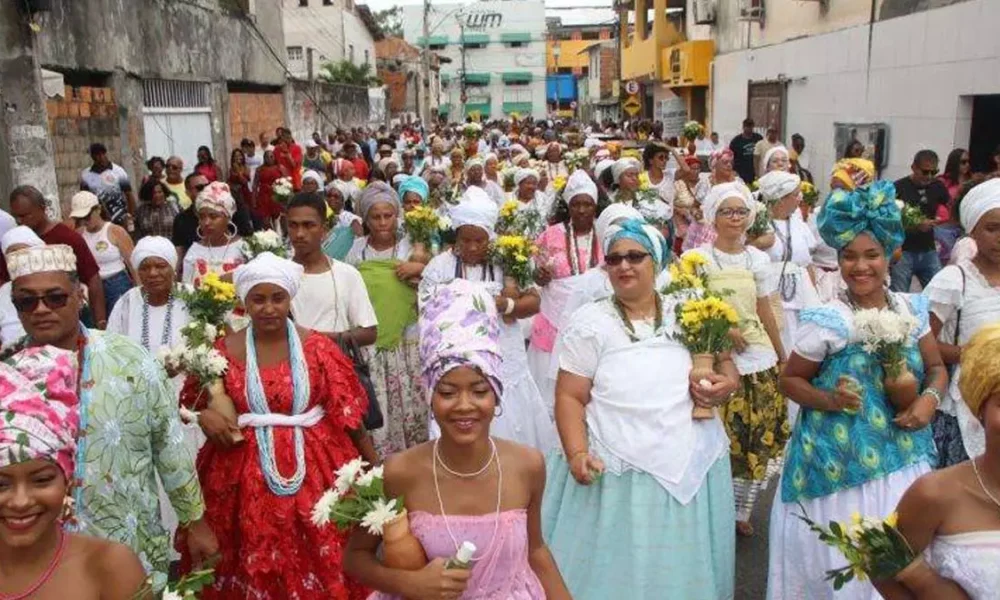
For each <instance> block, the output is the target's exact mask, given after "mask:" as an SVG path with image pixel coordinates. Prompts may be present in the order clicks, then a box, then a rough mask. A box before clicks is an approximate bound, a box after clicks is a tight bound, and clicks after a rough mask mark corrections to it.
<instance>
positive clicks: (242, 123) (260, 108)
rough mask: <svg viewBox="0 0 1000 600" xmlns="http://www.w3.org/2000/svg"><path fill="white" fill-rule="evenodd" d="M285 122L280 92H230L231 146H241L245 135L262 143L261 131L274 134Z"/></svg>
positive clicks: (283, 103)
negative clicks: (260, 138)
mask: <svg viewBox="0 0 1000 600" xmlns="http://www.w3.org/2000/svg"><path fill="white" fill-rule="evenodd" d="M284 124H285V101H284V98H283V97H282V95H281V94H280V93H274V94H253V93H245V92H229V144H230V145H229V147H230V148H239V147H240V140H242V139H243V138H245V137H246V138H250V139H252V140H253V141H254V143H256V144H260V140H259V137H260V132H262V131H266V132H267V134H268V135H269V136H274V130H275V128H277V127H279V126H281V125H284ZM226 164H227V165H228V164H229V160H228V159H226Z"/></svg>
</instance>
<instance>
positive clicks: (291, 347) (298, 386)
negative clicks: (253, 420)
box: [246, 319, 310, 496]
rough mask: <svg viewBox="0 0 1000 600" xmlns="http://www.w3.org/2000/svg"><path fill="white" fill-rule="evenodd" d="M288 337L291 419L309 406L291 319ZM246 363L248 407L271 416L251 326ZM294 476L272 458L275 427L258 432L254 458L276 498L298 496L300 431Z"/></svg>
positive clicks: (302, 467)
mask: <svg viewBox="0 0 1000 600" xmlns="http://www.w3.org/2000/svg"><path fill="white" fill-rule="evenodd" d="M285 327H286V331H287V335H288V362H289V364H290V365H291V370H292V415H300V414H302V413H303V412H305V410H306V407H307V406H308V404H309V393H310V390H309V371H308V367H307V365H306V357H305V352H303V350H302V340H300V339H299V334H298V332H297V331H295V324H294V323H292V321H291V319H288V320H287V321H286V326H285ZM246 340H247V362H246V368H247V373H246V388H247V391H246V393H247V404H249V405H250V410H252V411H253V412H254V413H256V414H258V415H266V414H270V413H271V407H270V406H268V404H267V396H266V395H265V393H264V384H263V383H262V382H261V379H260V369H259V368H258V367H257V348H256V347H255V346H256V345H255V344H254V335H253V323H251V324H250V326H249V327H247V337H246ZM294 444H295V473H294V474H293V475H292V476H291V477H285V476H284V475H282V474H281V473H280V472H278V462H277V458H276V457H275V455H274V427H272V426H270V425H265V426H263V427H260V428H258V430H257V458H258V460H259V461H260V470H261V471H262V472H263V473H264V481H265V482H266V483H267V487H268V488H270V490H271V491H272V492H273V493H274V494H276V495H278V496H292V495H295V494H296V493H298V491H299V489H300V488H301V487H302V482H303V480H305V475H306V452H305V434H304V433H303V432H302V428H301V427H295V432H294Z"/></svg>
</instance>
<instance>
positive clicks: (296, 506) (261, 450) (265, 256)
mask: <svg viewBox="0 0 1000 600" xmlns="http://www.w3.org/2000/svg"><path fill="white" fill-rule="evenodd" d="M301 279H302V266H301V265H298V264H296V263H294V262H292V261H290V260H287V259H283V258H278V257H277V256H275V255H273V254H271V253H270V252H264V253H261V254H260V255H258V256H257V257H256V258H254V259H253V260H252V261H250V262H249V263H247V264H245V265H242V266H241V267H239V268H238V269H237V270H236V273H235V275H234V277H233V282H234V284H235V285H236V294H237V296H239V298H240V300H241V301H242V303H243V305H244V306H245V307H246V310H247V313H248V314H249V316H250V326H249V327H247V328H246V329H245V330H243V331H240V332H235V333H230V334H228V335H226V336H225V337H224V338H222V339H220V340H218V341H217V342H216V343H215V350H216V351H218V352H219V353H220V354H221V356H222V358H223V359H224V360H225V361H226V363H227V364H228V369H227V370H226V373H225V375H224V376H223V384H224V385H225V388H226V392H227V393H228V394H229V396H230V397H231V398H232V399H233V402H234V404H235V407H236V412H237V413H238V414H239V419H238V421H237V423H232V422H230V421H229V420H228V419H227V418H226V417H224V416H222V415H221V414H219V413H217V412H215V411H214V410H212V409H207V408H200V406H199V405H198V403H197V402H196V399H197V398H198V397H199V395H200V394H199V392H200V387H201V386H200V384H199V383H198V382H197V381H196V380H194V379H188V381H187V383H186V384H185V388H184V394H183V395H182V401H183V402H184V403H185V404H186V405H188V407H189V408H191V409H192V410H199V408H200V412H199V413H198V422H199V424H200V425H201V427H202V430H203V431H204V432H205V434H206V435H207V436H208V439H209V442H208V443H206V444H205V446H204V447H203V448H202V449H201V451H200V453H199V455H198V480H199V481H200V483H201V489H202V492H203V493H204V496H205V517H204V518H205V521H206V522H208V524H209V525H210V526H211V528H212V531H213V533H214V534H215V537H216V538H217V539H218V541H219V551H220V554H221V558H220V560H219V562H218V563H216V564H215V575H216V582H217V583H216V585H215V587H214V589H213V591H214V593H215V594H216V595H217V597H220V598H235V597H239V596H243V595H245V594H246V591H247V590H254V593H255V594H257V596H259V597H262V598H288V597H291V596H295V597H298V598H303V599H314V600H319V599H320V598H324V599H325V598H355V597H361V594H362V590H361V588H360V586H359V585H358V584H356V583H354V582H353V581H350V580H345V578H344V575H343V571H342V568H341V558H342V556H343V553H344V547H345V545H346V541H347V536H346V534H345V533H343V532H341V531H339V530H338V529H337V528H336V527H324V528H317V527H316V525H314V524H313V523H312V522H311V520H310V517H309V514H310V510H311V508H312V507H313V505H315V504H316V502H317V501H318V500H319V498H320V496H322V495H323V494H324V493H325V492H326V490H328V489H330V488H331V487H333V485H334V479H335V478H336V471H337V470H338V469H339V468H341V467H342V466H343V465H345V464H347V463H348V462H350V461H351V460H353V459H356V458H358V457H359V456H363V457H364V458H365V459H366V460H369V461H372V460H374V459H375V458H376V456H375V455H374V451H373V450H372V448H371V441H370V439H369V438H368V435H367V433H366V432H365V431H364V427H363V425H362V417H363V416H364V415H365V411H366V409H367V404H368V402H367V397H366V396H365V392H364V389H363V388H362V387H361V384H360V382H359V381H358V378H357V376H356V375H355V373H354V365H353V364H351V362H350V360H349V359H347V358H346V357H345V356H344V354H343V353H342V352H340V351H339V350H338V349H337V347H336V345H335V344H334V342H333V341H332V340H330V339H329V338H328V337H326V336H325V335H323V334H320V333H317V332H315V331H310V330H306V329H302V328H300V327H296V326H295V324H294V323H293V322H292V321H291V320H290V319H289V318H288V316H289V311H290V307H291V301H292V297H293V296H294V295H295V292H296V291H297V290H298V287H299V282H300V281H301ZM234 427H236V428H238V429H239V430H240V432H241V433H242V434H243V437H244V441H243V442H241V443H239V444H236V445H232V443H231V438H230V437H229V435H228V433H229V432H230V431H231V430H232V428H234ZM276 549H280V551H278V552H276ZM185 554H186V553H185ZM290 557H291V558H293V559H291V560H290ZM187 558H188V557H187V556H185V559H187Z"/></svg>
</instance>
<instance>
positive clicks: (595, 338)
mask: <svg viewBox="0 0 1000 600" xmlns="http://www.w3.org/2000/svg"><path fill="white" fill-rule="evenodd" d="M599 312H600V306H599V304H598V303H591V304H587V305H585V306H583V307H581V308H580V309H579V310H577V311H576V312H575V313H573V316H572V317H570V320H569V323H568V324H567V326H566V327H565V328H564V329H563V330H562V331H560V332H559V338H558V339H557V340H556V349H555V353H556V354H557V355H558V356H559V368H560V369H561V370H563V371H567V372H569V373H572V374H574V375H579V376H580V377H586V378H587V379H593V378H594V375H595V374H596V373H597V364H598V362H599V361H600V357H601V347H602V343H603V342H602V339H603V337H602V336H601V335H600V333H599V332H598V329H599V328H598V327H597V322H599V321H600V320H601V319H600V315H599Z"/></svg>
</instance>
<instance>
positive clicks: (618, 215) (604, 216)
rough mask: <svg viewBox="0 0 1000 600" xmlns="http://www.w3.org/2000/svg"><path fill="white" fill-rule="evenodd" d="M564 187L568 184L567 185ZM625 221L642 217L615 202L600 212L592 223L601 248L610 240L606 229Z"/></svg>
mask: <svg viewBox="0 0 1000 600" xmlns="http://www.w3.org/2000/svg"><path fill="white" fill-rule="evenodd" d="M566 185H569V184H568V183H567V184H566ZM626 219H642V215H641V214H639V211H637V210H636V209H634V208H632V207H631V206H629V205H628V204H624V203H621V202H616V203H614V204H612V205H610V206H608V207H607V208H605V209H604V210H603V211H601V214H600V215H599V216H598V217H597V222H596V223H594V231H595V232H596V233H597V239H598V240H599V241H600V242H601V247H602V248H604V247H605V245H604V242H605V241H606V240H609V239H611V238H610V237H608V235H607V233H608V227H609V226H610V225H611V224H612V223H614V222H615V221H623V220H626Z"/></svg>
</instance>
